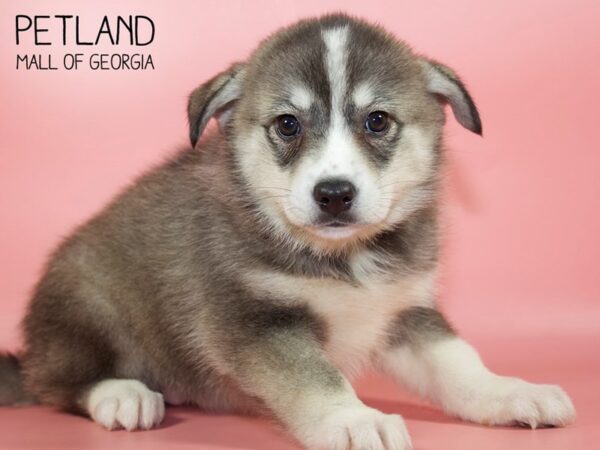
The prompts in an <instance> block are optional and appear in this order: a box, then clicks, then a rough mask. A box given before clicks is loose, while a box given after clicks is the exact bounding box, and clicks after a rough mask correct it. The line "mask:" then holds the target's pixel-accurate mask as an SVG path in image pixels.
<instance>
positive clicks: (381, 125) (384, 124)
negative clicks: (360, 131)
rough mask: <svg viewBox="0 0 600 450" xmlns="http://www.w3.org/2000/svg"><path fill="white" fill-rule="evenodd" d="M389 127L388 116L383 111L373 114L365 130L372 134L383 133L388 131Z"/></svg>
mask: <svg viewBox="0 0 600 450" xmlns="http://www.w3.org/2000/svg"><path fill="white" fill-rule="evenodd" d="M388 125H389V120H388V115H387V113H384V112H383V111H375V112H372V113H371V114H369V117H367V120H366V122H365V128H366V129H367V130H368V131H369V132H371V133H381V132H383V131H385V130H387V128H388Z"/></svg>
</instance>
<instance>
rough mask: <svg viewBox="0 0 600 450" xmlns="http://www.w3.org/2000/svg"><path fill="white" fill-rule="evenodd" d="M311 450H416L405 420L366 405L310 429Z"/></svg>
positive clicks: (334, 415)
mask: <svg viewBox="0 0 600 450" xmlns="http://www.w3.org/2000/svg"><path fill="white" fill-rule="evenodd" d="M302 440H303V441H304V444H305V445H306V446H307V448H309V449H310V450H313V449H314V450H317V449H318V450H408V449H410V448H412V444H411V441H410V437H409V435H408V431H407V430H406V426H405V425H404V420H402V417H400V416H398V415H392V414H383V413H382V412H379V411H377V410H376V409H372V408H368V407H366V406H355V407H350V408H344V409H340V410H337V411H335V412H333V413H331V414H329V415H327V416H325V417H324V419H323V421H322V422H320V423H317V424H316V425H314V428H313V429H311V430H307V432H306V433H305V436H304V438H303V439H302Z"/></svg>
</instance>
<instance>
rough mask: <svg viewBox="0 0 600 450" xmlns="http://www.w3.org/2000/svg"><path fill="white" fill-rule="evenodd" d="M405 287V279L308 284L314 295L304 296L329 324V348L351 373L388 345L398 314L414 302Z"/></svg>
mask: <svg viewBox="0 0 600 450" xmlns="http://www.w3.org/2000/svg"><path fill="white" fill-rule="evenodd" d="M402 288H403V286H401V283H394V284H391V285H377V284H373V285H367V286H362V287H346V286H336V285H335V284H334V285H333V286H329V287H320V288H317V289H308V288H307V291H310V292H311V294H312V295H310V296H303V300H304V302H305V303H306V304H307V305H308V306H309V308H310V310H311V311H312V312H313V313H314V314H315V315H316V316H317V317H318V318H319V319H320V320H321V321H322V322H323V323H324V325H325V327H326V330H325V342H324V348H325V351H326V352H327V355H328V356H329V359H330V360H331V362H332V363H333V364H334V365H335V366H337V367H338V368H340V369H341V370H342V371H343V372H344V373H346V374H347V375H351V374H353V373H355V372H358V371H360V369H361V368H362V367H363V366H365V365H367V364H368V363H369V361H370V359H371V357H372V356H373V353H374V352H375V351H376V350H377V349H379V348H381V347H382V346H385V345H386V343H387V340H388V336H389V333H390V331H391V327H392V326H393V322H394V319H395V317H397V316H398V315H399V314H400V313H401V311H402V310H403V309H404V308H406V307H408V306H410V303H411V301H410V299H408V298H406V292H403V289H402Z"/></svg>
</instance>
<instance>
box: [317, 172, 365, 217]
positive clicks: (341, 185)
mask: <svg viewBox="0 0 600 450" xmlns="http://www.w3.org/2000/svg"><path fill="white" fill-rule="evenodd" d="M355 196H356V189H355V187H354V185H353V184H352V183H350V182H349V181H344V180H328V181H322V182H320V183H319V184H317V185H316V186H315V189H314V191H313V197H314V199H315V201H316V202H317V204H318V205H319V207H320V208H321V211H324V212H326V213H329V214H332V215H334V216H335V215H337V214H340V213H342V212H344V211H348V210H349V209H350V208H351V207H352V201H353V200H354V197H355Z"/></svg>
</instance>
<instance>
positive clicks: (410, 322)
mask: <svg viewBox="0 0 600 450" xmlns="http://www.w3.org/2000/svg"><path fill="white" fill-rule="evenodd" d="M391 336H392V339H391V342H390V345H389V347H388V348H387V349H386V350H385V351H384V352H383V353H382V355H381V363H382V366H383V368H384V369H385V370H386V371H388V372H389V373H391V374H392V376H394V377H395V378H396V379H397V381H398V382H399V383H402V384H404V385H406V386H407V387H409V388H411V389H412V390H413V391H415V392H416V393H418V394H420V395H422V396H424V397H427V398H428V399H430V400H431V401H433V402H434V403H437V404H439V405H441V406H442V407H443V408H444V409H445V410H446V411H447V412H448V413H450V414H453V415H456V416H458V417H461V418H463V419H466V420H470V421H473V422H477V423H482V424H486V425H508V424H527V425H529V426H531V427H532V428H535V427H538V426H563V425H566V424H568V423H570V422H572V421H573V420H574V419H575V410H574V408H573V404H572V403H571V400H570V399H569V397H568V396H567V394H566V393H565V392H564V391H563V390H562V389H561V388H560V387H558V386H552V385H538V384H532V383H527V382H525V381H523V380H521V379H518V378H511V377H505V376H499V375H496V374H494V373H492V372H490V371H489V370H488V369H487V368H486V367H485V366H484V365H483V363H482V362H481V359H480V358H479V355H478V354H477V352H476V351H475V350H474V349H473V347H471V346H470V345H469V344H468V343H466V342H465V341H464V340H462V339H460V338H459V337H457V336H456V335H455V334H454V332H453V331H452V328H451V327H450V325H449V324H448V323H447V322H446V320H445V319H444V317H443V316H442V315H441V313H439V312H438V311H436V310H435V309H431V308H423V307H417V308H411V309H408V310H406V311H404V312H403V313H402V314H401V315H400V316H399V318H398V320H397V321H396V322H395V323H394V328H393V330H392V334H391Z"/></svg>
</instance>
